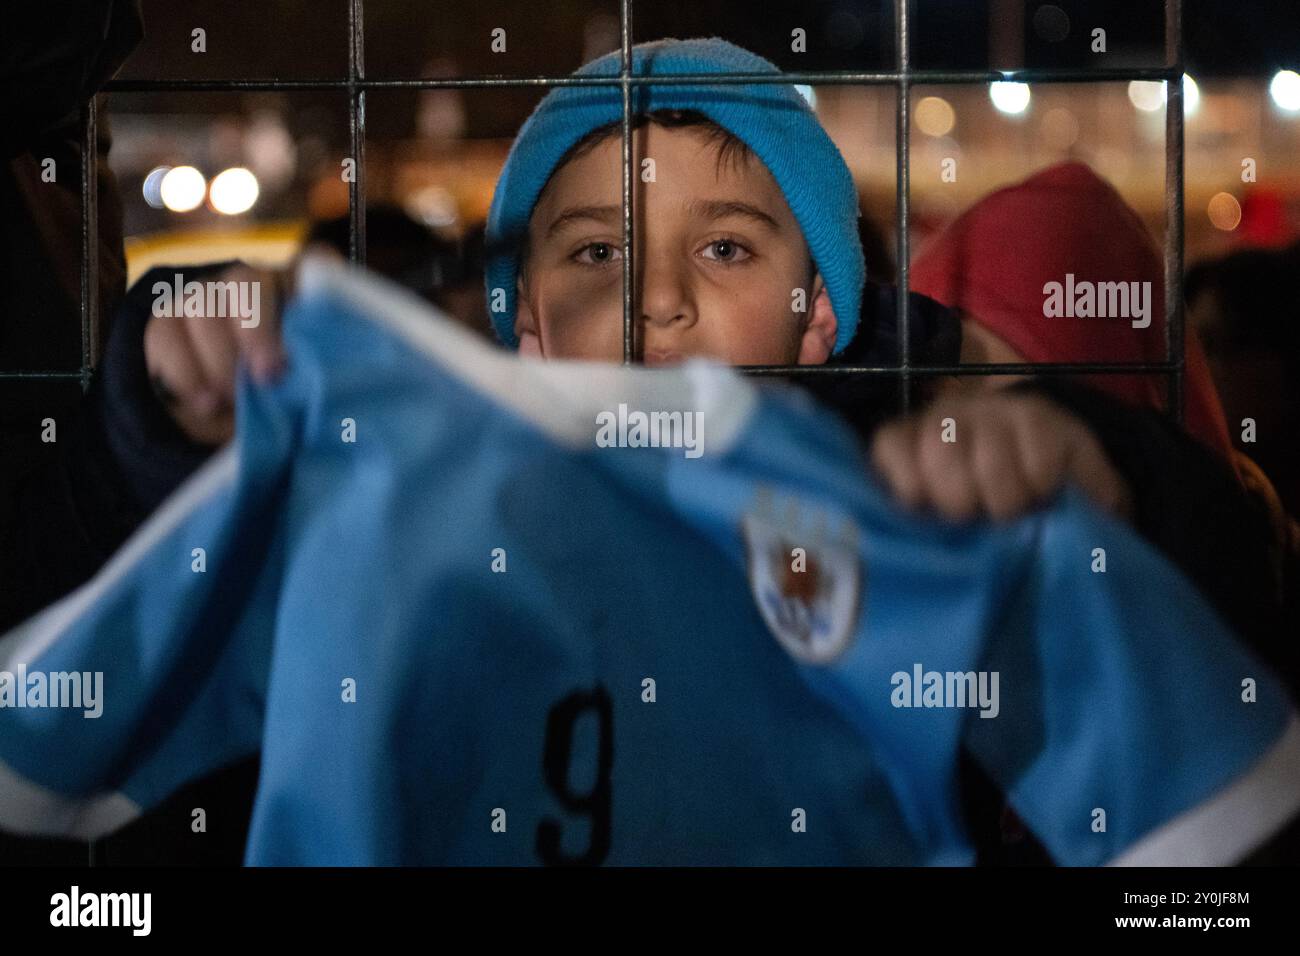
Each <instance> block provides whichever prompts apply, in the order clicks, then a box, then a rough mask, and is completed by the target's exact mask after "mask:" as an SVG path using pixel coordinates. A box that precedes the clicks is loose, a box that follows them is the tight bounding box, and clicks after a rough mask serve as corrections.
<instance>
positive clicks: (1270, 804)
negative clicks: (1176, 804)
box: [1110, 714, 1300, 866]
mask: <svg viewBox="0 0 1300 956" xmlns="http://www.w3.org/2000/svg"><path fill="white" fill-rule="evenodd" d="M1298 812H1300V717H1297V716H1296V715H1295V714H1292V715H1291V719H1290V721H1289V722H1288V723H1287V727H1286V730H1285V731H1284V732H1283V733H1282V736H1281V737H1280V738H1278V740H1277V742H1276V743H1275V744H1274V745H1273V746H1272V747H1270V748H1269V750H1268V752H1267V753H1266V754H1265V755H1264V756H1263V757H1261V758H1260V759H1259V760H1258V761H1257V762H1256V763H1255V764H1254V766H1252V767H1251V768H1250V769H1249V770H1248V771H1247V772H1246V773H1245V774H1244V775H1243V776H1242V777H1240V778H1238V779H1237V780H1235V781H1234V782H1233V783H1232V784H1231V785H1229V786H1228V787H1226V788H1224V789H1223V790H1221V791H1219V793H1217V794H1215V795H1214V796H1213V797H1211V798H1210V799H1209V800H1207V801H1206V802H1205V803H1202V804H1200V805H1199V806H1196V807H1193V808H1192V809H1190V810H1188V811H1187V812H1185V813H1183V814H1181V815H1180V816H1178V817H1175V818H1174V819H1173V820H1171V821H1170V822H1168V823H1166V824H1165V825H1164V826H1162V827H1160V828H1159V829H1157V830H1154V831H1153V832H1151V833H1149V834H1147V835H1146V836H1145V837H1143V838H1142V839H1141V840H1139V841H1137V842H1136V843H1134V844H1133V845H1132V846H1130V847H1129V848H1128V849H1127V850H1125V851H1124V852H1123V853H1121V854H1120V855H1119V856H1117V857H1115V859H1114V860H1112V861H1111V863H1110V865H1111V866H1231V865H1232V864H1234V863H1238V862H1240V861H1241V860H1243V859H1244V858H1245V857H1246V856H1248V855H1249V854H1250V853H1251V852H1252V851H1253V850H1255V849H1256V848H1258V847H1259V846H1260V845H1261V844H1262V843H1264V841H1265V840H1267V839H1268V838H1269V837H1270V836H1272V835H1273V834H1274V833H1276V832H1277V831H1278V830H1280V829H1282V827H1283V826H1284V825H1285V824H1286V823H1287V821H1289V820H1290V819H1291V818H1292V817H1293V816H1295V815H1296V814H1297V813H1298Z"/></svg>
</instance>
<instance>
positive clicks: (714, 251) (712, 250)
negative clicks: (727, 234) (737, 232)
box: [704, 239, 751, 263]
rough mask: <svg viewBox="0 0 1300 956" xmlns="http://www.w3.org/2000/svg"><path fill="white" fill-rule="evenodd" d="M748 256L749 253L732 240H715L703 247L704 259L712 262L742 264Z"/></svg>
mask: <svg viewBox="0 0 1300 956" xmlns="http://www.w3.org/2000/svg"><path fill="white" fill-rule="evenodd" d="M750 255H751V253H750V251H749V250H748V249H746V248H745V247H744V246H742V245H741V244H740V243H738V242H736V241H735V240H734V239H715V240H713V242H710V243H709V244H708V245H707V246H705V247H704V258H706V259H712V260H713V261H714V262H727V263H731V262H744V261H745V260H746V259H748V258H749V257H750Z"/></svg>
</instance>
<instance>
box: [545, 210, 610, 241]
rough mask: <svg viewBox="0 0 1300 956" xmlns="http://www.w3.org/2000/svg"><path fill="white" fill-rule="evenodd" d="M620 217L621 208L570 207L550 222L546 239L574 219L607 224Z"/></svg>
mask: <svg viewBox="0 0 1300 956" xmlns="http://www.w3.org/2000/svg"><path fill="white" fill-rule="evenodd" d="M622 215H623V207H622V206H570V207H569V208H568V209H566V210H564V212H562V213H560V214H559V215H558V216H556V217H555V218H554V219H553V220H552V221H551V224H550V226H548V227H547V229H546V238H547V239H549V238H551V236H553V235H555V234H556V233H557V232H559V230H560V228H561V227H563V226H566V225H568V224H569V223H570V222H573V221H574V220H575V219H594V220H596V221H597V222H602V223H608V222H609V221H610V220H616V219H620V218H622Z"/></svg>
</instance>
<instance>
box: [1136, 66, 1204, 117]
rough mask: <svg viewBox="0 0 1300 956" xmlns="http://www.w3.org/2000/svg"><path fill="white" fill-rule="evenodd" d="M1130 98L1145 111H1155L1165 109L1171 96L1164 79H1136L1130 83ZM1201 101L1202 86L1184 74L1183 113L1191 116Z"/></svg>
mask: <svg viewBox="0 0 1300 956" xmlns="http://www.w3.org/2000/svg"><path fill="white" fill-rule="evenodd" d="M1128 98H1129V102H1131V103H1132V104H1133V105H1134V106H1136V107H1137V108H1138V109H1140V110H1142V111H1143V112H1144V113H1154V112H1155V111H1156V110H1159V109H1163V108H1164V105H1165V101H1166V100H1167V99H1168V98H1169V97H1168V92H1167V91H1166V90H1165V83H1164V81H1163V80H1134V81H1133V82H1131V83H1130V84H1129V85H1128ZM1200 102H1201V88H1200V87H1199V86H1197V85H1196V81H1195V80H1194V79H1192V78H1191V77H1190V76H1188V75H1187V74H1186V73H1184V74H1183V115H1184V116H1191V115H1192V114H1193V113H1195V112H1196V107H1197V106H1199V105H1200Z"/></svg>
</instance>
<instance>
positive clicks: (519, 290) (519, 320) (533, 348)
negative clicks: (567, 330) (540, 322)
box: [515, 273, 542, 357]
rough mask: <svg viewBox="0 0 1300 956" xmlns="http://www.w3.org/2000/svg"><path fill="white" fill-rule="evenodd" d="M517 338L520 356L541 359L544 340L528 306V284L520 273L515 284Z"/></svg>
mask: <svg viewBox="0 0 1300 956" xmlns="http://www.w3.org/2000/svg"><path fill="white" fill-rule="evenodd" d="M515 338H517V339H519V354H520V355H531V356H534V357H540V356H541V354H542V340H541V337H540V336H539V335H538V334H537V319H536V317H535V316H534V315H533V310H532V307H531V306H530V305H529V304H528V284H527V283H526V282H524V277H523V274H522V273H520V275H519V279H518V281H517V282H516V283H515Z"/></svg>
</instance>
